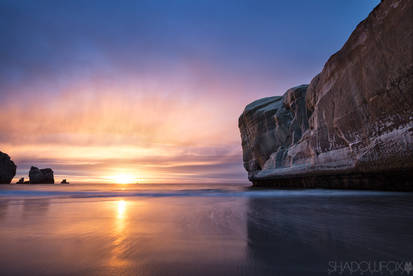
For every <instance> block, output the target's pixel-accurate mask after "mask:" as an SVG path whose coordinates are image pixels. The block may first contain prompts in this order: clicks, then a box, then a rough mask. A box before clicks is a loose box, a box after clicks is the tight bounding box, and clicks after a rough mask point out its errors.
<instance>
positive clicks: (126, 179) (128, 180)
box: [107, 174, 142, 184]
mask: <svg viewBox="0 0 413 276" xmlns="http://www.w3.org/2000/svg"><path fill="white" fill-rule="evenodd" d="M107 179H108V180H109V181H110V182H112V183H116V184H134V183H139V182H142V179H140V178H138V177H136V176H135V175H132V174H116V175H112V176H108V177H107Z"/></svg>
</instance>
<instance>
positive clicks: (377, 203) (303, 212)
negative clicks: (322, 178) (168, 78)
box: [0, 185, 413, 275]
mask: <svg viewBox="0 0 413 276" xmlns="http://www.w3.org/2000/svg"><path fill="white" fill-rule="evenodd" d="M78 186H79V185H78ZM162 187H163V186H160V187H152V188H151V187H145V188H142V187H133V186H132V187H131V186H129V187H127V188H126V189H125V188H121V189H120V188H118V186H110V187H109V186H104V187H103V188H101V186H90V187H87V186H81V188H80V187H77V186H76V185H75V186H71V187H63V186H61V187H58V185H56V186H55V187H52V188H47V187H42V186H38V187H31V186H28V187H23V186H21V187H18V188H17V187H6V188H4V187H0V245H1V246H0V274H1V275H328V272H329V271H330V275H346V273H341V274H339V273H338V271H337V270H335V271H332V264H337V263H339V262H345V261H354V260H358V261H363V260H364V261H391V260H392V261H413V252H412V251H411V245H412V244H413V224H412V223H411V222H412V219H413V195H411V194H408V193H385V192H358V191H355V192H351V191H342V193H341V191H334V192H332V191H329V190H292V191H273V190H272V191H271V190H269V191H265V190H264V191H263V190H259V191H257V190H250V189H247V188H246V187H245V185H243V186H234V185H230V186H225V185H220V186H208V185H206V186H202V187H198V186H188V185H181V186H179V185H178V186H168V187H164V188H162ZM197 187H198V188H197ZM332 262H333V263H332ZM334 262H335V263H334ZM331 272H332V273H331ZM353 275H358V274H357V273H353ZM382 275H385V274H382ZM395 275H397V274H395Z"/></svg>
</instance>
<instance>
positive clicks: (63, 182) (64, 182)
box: [60, 179, 69, 184]
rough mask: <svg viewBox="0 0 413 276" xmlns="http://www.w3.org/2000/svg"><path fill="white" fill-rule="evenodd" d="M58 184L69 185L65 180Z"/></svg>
mask: <svg viewBox="0 0 413 276" xmlns="http://www.w3.org/2000/svg"><path fill="white" fill-rule="evenodd" d="M60 184H69V182H67V181H66V179H63V180H62V182H60Z"/></svg>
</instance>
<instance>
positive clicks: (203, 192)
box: [0, 189, 410, 198]
mask: <svg viewBox="0 0 413 276" xmlns="http://www.w3.org/2000/svg"><path fill="white" fill-rule="evenodd" d="M383 195H392V196H394V195H410V194H409V193H402V192H383V191H356V190H323V189H312V190H255V189H240V190H235V191H234V190H227V189H190V190H171V191H158V190H156V191H152V190H145V191H90V190H89V191H56V190H52V191H45V190H12V189H10V190H0V198H15V197H18V198H20V197H23V198H26V197H53V198H108V197H109V198H110V197H275V198H285V197H309V196H310V197H311V196H316V197H339V196H383Z"/></svg>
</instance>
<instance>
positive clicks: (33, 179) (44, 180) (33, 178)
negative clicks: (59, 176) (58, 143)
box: [29, 167, 54, 184]
mask: <svg viewBox="0 0 413 276" xmlns="http://www.w3.org/2000/svg"><path fill="white" fill-rule="evenodd" d="M29 179H30V184H54V176H53V170H52V169H50V168H47V169H39V168H36V167H31V168H30V171H29Z"/></svg>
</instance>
